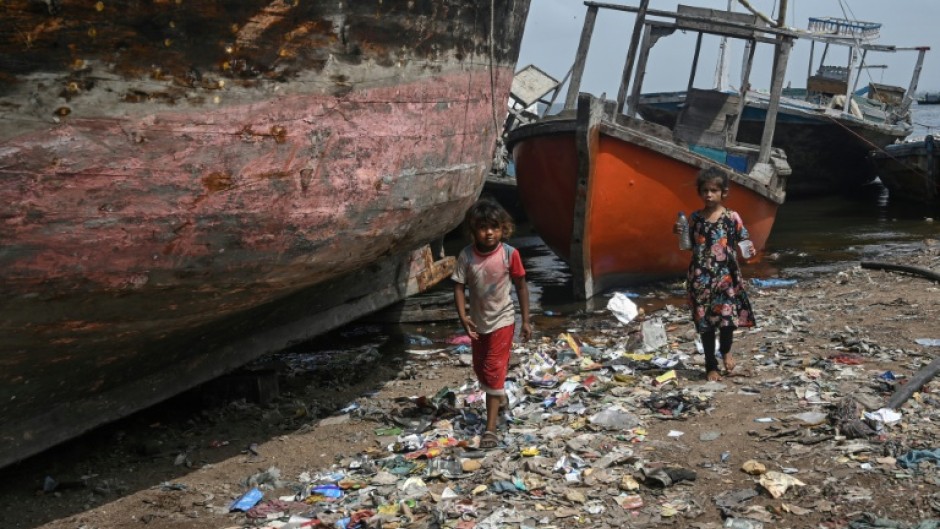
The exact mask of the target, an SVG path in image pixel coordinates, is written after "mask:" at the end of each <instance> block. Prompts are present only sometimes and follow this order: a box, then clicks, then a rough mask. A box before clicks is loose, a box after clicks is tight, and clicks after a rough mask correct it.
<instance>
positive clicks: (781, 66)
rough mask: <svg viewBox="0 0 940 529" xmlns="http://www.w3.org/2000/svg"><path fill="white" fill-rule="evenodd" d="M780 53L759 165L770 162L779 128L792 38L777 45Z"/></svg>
mask: <svg viewBox="0 0 940 529" xmlns="http://www.w3.org/2000/svg"><path fill="white" fill-rule="evenodd" d="M777 46H778V47H779V49H780V52H779V53H778V54H777V60H776V61H774V62H775V63H776V68H774V74H773V75H774V76H773V80H772V81H771V83H770V85H771V86H770V102H769V103H768V104H767V119H766V121H764V134H763V136H761V140H760V154H759V155H758V156H757V161H758V162H759V163H767V162H769V161H770V147H771V144H772V143H773V141H774V129H775V128H776V127H777V111H778V110H779V107H780V93H781V92H782V91H783V78H784V77H785V76H786V73H787V60H788V59H789V58H790V48H791V47H792V46H793V40H792V39H791V38H786V39H782V42H780V43H779V44H777Z"/></svg>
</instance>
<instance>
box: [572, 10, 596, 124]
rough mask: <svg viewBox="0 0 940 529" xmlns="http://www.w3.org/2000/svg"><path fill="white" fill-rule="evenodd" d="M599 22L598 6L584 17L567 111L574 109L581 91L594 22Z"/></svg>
mask: <svg viewBox="0 0 940 529" xmlns="http://www.w3.org/2000/svg"><path fill="white" fill-rule="evenodd" d="M596 20H597V6H590V7H588V10H587V15H585V16H584V27H582V28H581V41H580V42H578V53H577V55H575V57H574V66H572V67H571V71H572V74H571V84H569V85H568V95H567V97H565V110H571V109H572V108H574V104H575V103H577V101H578V93H579V92H580V91H581V77H582V76H583V75H584V65H585V63H587V55H588V50H589V49H591V35H592V34H593V33H594V21H596Z"/></svg>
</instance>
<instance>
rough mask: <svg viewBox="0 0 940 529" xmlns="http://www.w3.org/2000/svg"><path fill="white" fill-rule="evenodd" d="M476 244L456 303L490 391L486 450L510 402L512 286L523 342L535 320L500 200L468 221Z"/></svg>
mask: <svg viewBox="0 0 940 529" xmlns="http://www.w3.org/2000/svg"><path fill="white" fill-rule="evenodd" d="M464 224H465V227H466V228H467V229H468V230H469V232H470V237H471V239H472V240H473V244H471V245H469V246H467V247H466V248H464V249H463V250H462V251H461V252H460V256H459V257H458V258H457V267H456V268H455V270H454V274H453V275H452V276H451V279H453V280H454V301H455V303H456V305H457V315H458V316H459V318H460V323H461V324H462V325H463V328H464V329H465V330H466V331H467V334H468V335H469V336H470V343H471V346H472V349H473V371H474V373H476V376H477V379H478V380H479V382H480V387H481V388H482V389H483V391H484V392H485V393H486V432H485V433H484V434H483V437H482V438H481V440H480V447H481V448H493V447H495V446H496V444H497V437H496V423H497V419H498V418H499V413H500V409H501V408H503V407H505V406H508V399H507V398H506V390H505V389H504V385H505V382H506V373H507V372H508V371H509V353H510V349H511V348H512V337H513V332H514V331H515V319H516V313H515V309H514V308H513V303H512V298H511V297H510V289H511V288H512V285H515V287H516V296H517V297H518V298H519V307H520V309H521V311H522V332H521V337H522V340H523V341H527V340H528V339H529V338H530V337H531V336H532V326H531V324H530V323H529V287H528V286H527V285H526V282H525V269H524V268H523V267H522V259H520V258H519V252H518V251H517V250H516V249H515V248H513V247H512V246H509V245H508V244H506V243H504V242H502V241H503V240H504V239H507V238H509V236H510V235H512V231H513V229H514V225H513V222H512V218H510V216H509V214H508V213H506V210H504V209H503V208H502V206H500V205H499V204H497V203H496V202H493V201H492V200H487V199H481V200H479V201H477V202H476V203H475V204H474V205H473V206H471V207H470V210H469V211H467V215H466V217H465V219H464ZM465 286H466V287H467V288H468V289H469V290H470V313H469V316H468V314H467V309H466V297H465V294H464V287H465Z"/></svg>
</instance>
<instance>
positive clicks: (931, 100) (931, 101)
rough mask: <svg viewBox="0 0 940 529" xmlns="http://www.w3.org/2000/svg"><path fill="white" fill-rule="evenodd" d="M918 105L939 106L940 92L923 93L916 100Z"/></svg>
mask: <svg viewBox="0 0 940 529" xmlns="http://www.w3.org/2000/svg"><path fill="white" fill-rule="evenodd" d="M917 104H918V105H940V92H924V93H923V94H922V95H921V96H920V97H918V98H917Z"/></svg>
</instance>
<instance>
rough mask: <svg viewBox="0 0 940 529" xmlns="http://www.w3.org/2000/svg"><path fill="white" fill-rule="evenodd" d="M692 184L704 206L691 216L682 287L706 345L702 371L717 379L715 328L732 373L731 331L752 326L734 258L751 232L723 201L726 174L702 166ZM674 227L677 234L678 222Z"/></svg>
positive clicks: (747, 303) (728, 367)
mask: <svg viewBox="0 0 940 529" xmlns="http://www.w3.org/2000/svg"><path fill="white" fill-rule="evenodd" d="M696 186H697V188H698V195H699V197H701V199H702V202H703V203H704V207H703V208H702V209H700V210H699V211H696V212H694V213H692V216H691V217H690V218H689V225H690V233H691V235H692V261H691V263H690V264H689V273H688V281H687V283H686V287H687V288H688V291H689V302H690V304H691V306H692V321H693V322H694V323H695V330H696V331H698V332H699V334H700V335H701V339H702V346H703V348H704V349H705V375H706V377H707V378H708V380H710V381H715V380H719V379H720V378H721V377H720V376H719V374H718V359H717V358H716V357H715V332H716V330H717V332H718V341H719V345H718V348H719V351H720V352H721V355H722V358H723V359H724V364H725V370H726V371H727V372H731V371H732V370H733V369H734V366H735V362H734V357H733V356H732V354H731V344H732V341H733V339H734V334H733V333H734V329H735V328H736V327H753V326H754V313H753V312H752V311H751V302H750V300H749V299H748V297H747V292H746V291H745V289H744V285H745V283H744V277H743V276H742V275H741V269H740V268H739V267H738V263H737V257H736V255H737V254H736V249H737V244H738V243H739V242H741V241H743V240H746V239H748V237H749V236H748V233H747V229H745V228H744V222H743V221H742V220H741V217H740V215H738V214H737V212H735V211H732V210H730V209H728V208H726V207H724V205H723V202H724V200H725V198H727V197H728V175H727V174H726V173H724V172H722V171H720V170H717V169H706V170H703V171H702V172H701V173H699V176H698V179H697V180H696ZM673 231H674V232H676V233H679V225H678V223H677V224H676V226H675V228H674V230H673Z"/></svg>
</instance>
